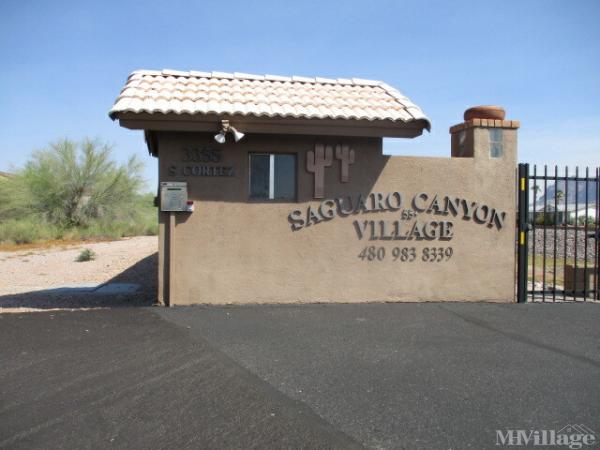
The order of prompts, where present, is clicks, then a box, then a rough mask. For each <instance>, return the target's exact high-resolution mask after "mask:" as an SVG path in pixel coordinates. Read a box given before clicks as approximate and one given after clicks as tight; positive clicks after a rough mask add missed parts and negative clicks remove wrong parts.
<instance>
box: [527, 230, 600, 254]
mask: <svg viewBox="0 0 600 450" xmlns="http://www.w3.org/2000/svg"><path fill="white" fill-rule="evenodd" d="M593 231H594V230H593V228H592V227H590V230H589V231H588V233H591V232H593ZM585 234H586V233H585V231H584V230H577V259H578V260H579V259H583V255H584V252H585ZM533 236H534V232H533V231H531V232H529V251H530V252H531V253H532V252H533ZM566 238H567V256H568V257H569V258H573V257H575V230H572V229H570V230H567V232H566ZM587 251H588V259H589V260H593V259H594V257H595V255H596V240H595V239H590V238H588V240H587ZM553 252H554V230H553V229H552V228H546V254H547V255H548V256H552V255H553V254H554V253H553ZM535 253H536V255H542V254H543V253H544V229H543V228H541V227H540V228H536V229H535ZM564 254H565V230H558V232H557V233H556V256H557V257H560V258H563V257H564Z"/></svg>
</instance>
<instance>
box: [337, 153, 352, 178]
mask: <svg viewBox="0 0 600 450" xmlns="http://www.w3.org/2000/svg"><path fill="white" fill-rule="evenodd" d="M335 157H336V158H337V159H339V160H340V162H341V166H342V167H341V171H340V174H341V182H342V183H347V182H348V181H349V180H350V175H349V173H348V172H349V169H350V164H354V150H352V149H350V147H349V146H348V145H336V146H335Z"/></svg>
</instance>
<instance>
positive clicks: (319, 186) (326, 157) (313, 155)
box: [306, 144, 333, 198]
mask: <svg viewBox="0 0 600 450" xmlns="http://www.w3.org/2000/svg"><path fill="white" fill-rule="evenodd" d="M332 162H333V148H332V147H331V145H327V146H325V145H323V144H315V150H314V151H312V150H309V151H308V152H307V153H306V170H308V171H309V172H312V173H314V175H315V198H323V197H324V196H325V167H329V166H331V163H332Z"/></svg>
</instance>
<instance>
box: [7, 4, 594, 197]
mask: <svg viewBox="0 0 600 450" xmlns="http://www.w3.org/2000/svg"><path fill="white" fill-rule="evenodd" d="M598 24H600V1H599V0H589V1H584V0H579V1H566V0H564V1H552V0H540V1H533V0H531V1H530V0H517V1H507V0H503V1H501V2H491V1H488V2H481V1H479V2H475V1H458V0H452V1H425V0H422V1H378V0H371V1H355V0H346V1H343V2H342V1H337V2H334V1H330V2H329V1H324V0H322V1H309V0H302V1H293V2H292V1H289V2H286V1H283V0H280V1H256V2H254V1H251V0H246V1H239V2H238V1H180V0H169V1H155V0H149V1H125V0H121V1H113V0H102V1H97V0H96V1H93V2H87V1H83V0H79V1H63V0H53V1H30V0H1V1H0V171H12V170H15V169H18V168H19V167H20V166H22V165H23V164H24V162H25V161H26V160H27V159H28V158H29V157H30V154H31V152H32V151H33V150H36V149H42V148H44V147H45V146H47V145H48V143H50V142H54V141H56V140H58V139H61V138H71V139H75V140H79V139H82V138H85V137H91V138H98V139H101V140H103V141H105V142H108V143H110V144H112V145H114V156H115V158H116V159H117V160H119V161H125V160H126V159H127V158H128V157H129V156H130V155H132V154H137V155H139V156H140V157H141V158H142V160H143V161H144V162H145V163H146V168H145V177H146V178H147V180H148V190H153V189H154V186H155V185H156V182H157V162H156V160H155V159H154V158H152V157H150V156H148V154H147V150H146V146H145V143H144V139H143V136H142V133H141V132H140V131H131V130H127V129H125V128H121V127H120V126H119V125H118V123H117V122H112V121H111V120H110V119H109V118H108V114H107V112H108V110H109V109H110V107H111V106H112V104H113V101H114V100H115V98H116V96H117V95H118V93H119V91H120V90H121V88H122V86H123V84H124V82H125V80H126V78H127V76H128V75H129V73H130V72H132V71H133V70H136V69H159V70H160V69H164V68H168V69H176V70H201V71H213V70H215V71H225V72H247V73H256V74H275V75H303V76H322V77H332V78H338V77H339V78H350V77H357V78H367V79H375V80H383V81H385V82H387V83H388V84H390V85H392V86H394V87H395V88H397V89H399V90H400V91H401V92H402V93H403V94H405V95H407V96H408V97H409V98H410V99H411V100H412V101H413V102H414V103H416V104H417V105H419V106H420V107H421V108H422V109H423V111H424V112H425V114H426V115H427V116H428V117H429V118H430V119H431V122H432V125H433V128H432V131H431V133H427V132H425V133H424V134H423V135H422V136H420V137H417V138H415V139H386V140H385V141H384V151H385V152H386V153H390V154H397V155H416V156H449V155H450V135H449V134H448V128H449V127H450V126H452V125H455V124H457V123H460V122H461V121H462V118H463V117H462V115H463V112H464V110H465V109H467V108H468V107H470V106H474V105H482V104H497V105H501V106H503V107H504V108H505V109H506V111H507V118H508V119H513V120H520V121H521V129H520V130H519V160H520V161H521V162H529V163H532V164H541V165H543V164H548V165H554V164H558V165H560V166H563V165H570V166H574V165H580V166H590V167H591V166H594V167H595V166H598V165H600V26H599V25H598Z"/></svg>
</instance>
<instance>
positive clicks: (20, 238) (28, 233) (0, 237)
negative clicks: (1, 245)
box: [0, 218, 64, 244]
mask: <svg viewBox="0 0 600 450" xmlns="http://www.w3.org/2000/svg"><path fill="white" fill-rule="evenodd" d="M63 233H64V231H63V229H62V228H60V227H57V226H56V225H52V224H50V223H45V222H40V221H35V220H32V219H31V218H25V219H20V220H18V219H9V220H5V221H0V242H7V243H11V244H30V243H32V242H36V241H42V240H49V239H62V238H63Z"/></svg>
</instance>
